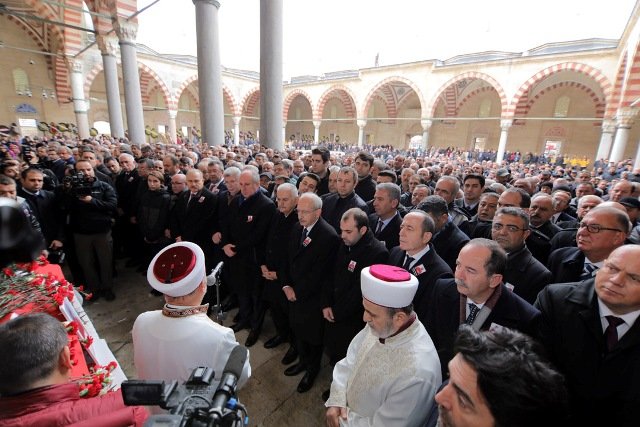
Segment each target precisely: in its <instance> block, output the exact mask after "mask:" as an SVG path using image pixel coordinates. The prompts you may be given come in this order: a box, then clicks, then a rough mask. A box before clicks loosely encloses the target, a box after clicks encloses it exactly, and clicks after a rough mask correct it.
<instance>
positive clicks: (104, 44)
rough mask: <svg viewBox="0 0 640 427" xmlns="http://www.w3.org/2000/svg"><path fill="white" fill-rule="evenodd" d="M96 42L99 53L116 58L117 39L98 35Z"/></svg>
mask: <svg viewBox="0 0 640 427" xmlns="http://www.w3.org/2000/svg"><path fill="white" fill-rule="evenodd" d="M96 42H97V43H98V48H99V49H100V53H102V54H103V55H109V56H117V54H118V38H117V37H113V36H105V35H98V36H96Z"/></svg>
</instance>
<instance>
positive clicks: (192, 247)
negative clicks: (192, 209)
mask: <svg viewBox="0 0 640 427" xmlns="http://www.w3.org/2000/svg"><path fill="white" fill-rule="evenodd" d="M147 280H148V281H149V284H150V285H151V287H152V288H154V289H155V290H157V291H159V292H161V293H163V294H164V298H165V301H166V304H165V305H164V307H163V308H162V310H156V311H148V312H146V313H142V314H140V315H139V316H138V318H137V319H136V321H135V323H134V325H133V331H132V335H133V350H134V362H135V365H136V371H137V373H138V378H140V379H155V380H165V381H170V380H178V381H185V380H187V379H188V378H189V376H190V375H191V372H192V371H193V369H194V368H196V367H198V366H208V367H210V368H213V370H214V371H215V379H216V380H219V379H220V376H221V375H222V371H223V368H224V366H225V364H226V362H227V359H228V358H229V354H230V353H231V350H233V348H234V347H235V346H237V345H238V343H237V341H236V339H235V336H234V334H233V331H232V330H231V329H229V328H226V327H224V326H221V325H219V324H217V323H215V322H214V321H213V320H211V319H210V318H209V317H207V308H208V304H204V305H202V299H203V298H204V295H205V293H206V291H207V277H206V270H205V257H204V253H203V252H202V249H200V247H199V246H198V245H196V244H194V243H190V242H179V243H174V244H172V245H169V246H167V247H166V248H164V249H163V250H161V251H160V252H159V253H158V254H157V255H156V256H155V257H154V258H153V260H152V261H151V264H150V265H149V268H148V270H147ZM250 375H251V368H250V366H249V358H247V362H246V363H245V366H244V370H243V372H242V376H241V378H240V381H239V384H240V385H242V384H244V382H246V380H247V379H248V378H249V376H250Z"/></svg>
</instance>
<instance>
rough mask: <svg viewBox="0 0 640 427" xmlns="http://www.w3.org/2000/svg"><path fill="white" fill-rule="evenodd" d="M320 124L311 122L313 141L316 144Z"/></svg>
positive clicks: (317, 142)
mask: <svg viewBox="0 0 640 427" xmlns="http://www.w3.org/2000/svg"><path fill="white" fill-rule="evenodd" d="M321 124H322V122H321V121H320V120H314V121H313V141H314V142H315V143H316V144H319V143H320V125H321Z"/></svg>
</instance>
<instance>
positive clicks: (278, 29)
mask: <svg viewBox="0 0 640 427" xmlns="http://www.w3.org/2000/svg"><path fill="white" fill-rule="evenodd" d="M282 2H283V0H260V143H261V144H262V145H266V146H267V147H269V148H273V149H277V150H281V149H282V148H283V147H284V141H285V140H286V138H285V135H284V132H283V133H282V134H280V126H281V124H282V120H283V117H282Z"/></svg>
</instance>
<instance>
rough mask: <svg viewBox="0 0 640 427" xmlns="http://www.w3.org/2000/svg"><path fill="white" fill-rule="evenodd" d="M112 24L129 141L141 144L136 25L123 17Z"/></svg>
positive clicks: (140, 105)
mask: <svg viewBox="0 0 640 427" xmlns="http://www.w3.org/2000/svg"><path fill="white" fill-rule="evenodd" d="M113 26H114V29H115V30H116V34H117V35H118V43H119V44H120V57H121V59H122V80H123V83H124V106H125V111H126V113H127V128H128V132H129V141H130V142H132V143H135V144H142V143H143V142H145V133H144V114H143V112H142V92H141V91H140V76H139V74H138V55H137V53H136V35H137V32H138V25H137V24H135V23H132V22H130V21H126V20H125V19H115V20H114V22H113Z"/></svg>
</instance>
